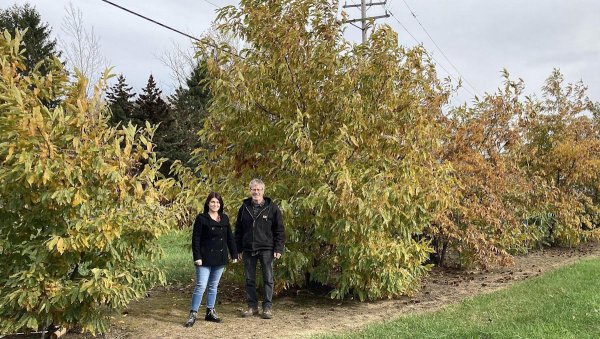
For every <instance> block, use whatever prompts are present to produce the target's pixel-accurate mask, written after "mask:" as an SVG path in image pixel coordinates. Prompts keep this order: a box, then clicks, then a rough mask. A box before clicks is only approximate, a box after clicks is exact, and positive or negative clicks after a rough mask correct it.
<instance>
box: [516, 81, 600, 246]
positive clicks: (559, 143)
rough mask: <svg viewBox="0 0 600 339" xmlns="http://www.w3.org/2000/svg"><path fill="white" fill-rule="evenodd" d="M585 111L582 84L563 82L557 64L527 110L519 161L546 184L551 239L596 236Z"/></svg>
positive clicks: (593, 151) (593, 131)
mask: <svg viewBox="0 0 600 339" xmlns="http://www.w3.org/2000/svg"><path fill="white" fill-rule="evenodd" d="M590 111H591V112H593V111H594V105H593V103H592V102H591V100H590V99H589V98H588V97H587V95H586V87H585V86H584V84H583V83H581V82H579V83H577V84H565V83H564V77H563V75H562V74H561V73H560V71H559V70H557V69H555V70H554V71H553V72H552V74H551V75H550V76H549V77H548V79H547V80H546V82H545V84H544V87H543V88H542V99H541V100H539V101H537V102H536V103H535V104H532V105H531V107H530V109H529V114H528V116H527V123H528V128H527V133H526V134H525V140H526V143H525V145H524V149H523V156H522V159H521V161H522V166H523V167H524V168H525V169H526V170H527V175H528V176H529V177H530V178H540V179H542V180H543V181H544V182H545V183H546V184H547V185H548V186H550V187H551V189H552V191H551V193H552V200H551V201H550V203H548V204H547V206H546V209H547V212H548V214H549V215H550V220H549V223H548V224H549V226H548V227H549V230H550V234H549V241H550V242H552V243H558V244H567V245H574V244H577V243H579V242H580V241H581V240H585V239H587V238H589V236H590V235H595V236H598V235H600V232H599V230H598V229H596V227H597V226H598V225H600V206H598V204H597V203H596V202H595V201H597V200H595V199H597V192H598V187H600V183H599V182H598V179H599V176H598V173H599V172H600V140H599V138H598V135H599V130H598V124H597V123H594V120H593V117H590V115H589V114H587V113H589V112H590ZM590 232H591V233H592V234H590Z"/></svg>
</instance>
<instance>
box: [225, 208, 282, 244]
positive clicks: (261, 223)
mask: <svg viewBox="0 0 600 339" xmlns="http://www.w3.org/2000/svg"><path fill="white" fill-rule="evenodd" d="M264 199H265V204H264V206H263V208H262V209H261V212H260V213H259V214H258V217H257V218H256V219H254V217H253V216H252V198H247V199H245V200H244V202H243V203H242V206H241V207H240V210H239V211H238V216H237V220H236V223H235V243H236V245H237V248H238V249H239V250H240V251H258V250H272V251H274V252H278V253H283V244H284V239H285V232H284V229H283V216H282V215H281V210H280V209H279V206H277V204H275V203H274V202H272V201H271V199H269V198H264Z"/></svg>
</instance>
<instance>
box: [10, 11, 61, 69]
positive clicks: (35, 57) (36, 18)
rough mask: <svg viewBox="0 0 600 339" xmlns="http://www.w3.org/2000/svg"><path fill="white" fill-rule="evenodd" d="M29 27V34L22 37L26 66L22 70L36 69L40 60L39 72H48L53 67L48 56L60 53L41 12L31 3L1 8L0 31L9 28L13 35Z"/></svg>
mask: <svg viewBox="0 0 600 339" xmlns="http://www.w3.org/2000/svg"><path fill="white" fill-rule="evenodd" d="M25 29H27V34H25V35H24V36H23V38H22V41H21V43H22V47H21V48H22V50H23V52H22V53H23V63H24V64H25V68H23V69H22V70H20V72H23V73H24V74H27V72H29V71H31V70H33V69H34V67H35V66H36V65H37V63H38V62H42V65H41V66H40V67H39V72H40V73H41V74H43V75H45V74H47V73H48V72H49V71H50V68H51V67H52V66H51V65H50V62H49V61H48V59H47V58H49V57H51V56H53V55H59V56H60V53H59V52H58V51H57V49H56V40H52V39H51V38H50V34H51V32H52V29H51V28H50V27H49V26H48V24H47V23H43V22H42V19H41V17H40V14H39V13H38V11H37V10H36V9H35V7H32V6H31V5H30V4H27V3H26V4H24V5H22V6H20V5H17V4H14V5H13V6H12V7H9V8H7V9H3V10H0V33H2V32H3V31H4V30H8V32H9V33H10V34H11V35H13V36H14V35H15V34H16V32H17V31H23V30H25Z"/></svg>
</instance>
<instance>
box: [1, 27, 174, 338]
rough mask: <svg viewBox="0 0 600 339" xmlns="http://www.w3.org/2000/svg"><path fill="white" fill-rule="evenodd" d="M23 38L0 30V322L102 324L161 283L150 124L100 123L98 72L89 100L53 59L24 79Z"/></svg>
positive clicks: (100, 328)
mask: <svg viewBox="0 0 600 339" xmlns="http://www.w3.org/2000/svg"><path fill="white" fill-rule="evenodd" d="M20 39H21V35H20V34H18V33H17V35H16V37H15V38H14V39H12V38H11V37H10V35H8V34H5V35H4V36H3V37H2V38H0V49H1V54H0V67H1V74H0V93H1V97H0V162H1V163H2V167H0V255H1V256H2V261H1V262H0V286H1V287H0V305H1V306H0V330H1V331H2V332H13V331H21V330H25V331H29V330H38V329H39V328H40V327H45V326H48V325H49V324H51V323H53V324H55V325H59V326H60V325H63V326H73V325H76V324H78V325H81V327H82V328H83V329H84V330H87V331H90V332H92V333H94V332H105V331H106V330H107V320H108V319H107V317H106V316H107V315H109V314H110V312H111V311H114V310H118V309H122V308H124V307H125V306H126V305H127V303H128V302H130V301H131V300H134V299H136V298H139V297H141V296H143V295H144V293H145V291H146V289H147V288H149V287H151V286H153V285H154V284H156V283H158V282H164V275H163V274H162V272H161V271H160V269H159V268H158V267H156V266H155V265H153V261H154V260H156V259H157V258H158V257H159V255H160V253H161V250H160V247H159V246H158V243H157V239H158V237H159V236H160V235H161V234H162V233H164V231H165V229H166V227H167V225H166V224H165V219H164V212H163V208H162V207H161V206H160V201H159V200H160V199H161V193H160V190H159V188H160V181H156V178H157V170H158V167H159V166H160V162H157V161H156V160H155V154H154V153H153V152H152V143H151V136H152V134H153V128H151V127H150V125H148V124H146V128H145V129H144V130H139V131H138V130H136V129H135V127H133V126H132V125H128V126H127V127H125V126H123V127H120V128H119V129H117V128H111V127H109V126H108V119H109V117H108V114H107V112H106V108H105V106H104V104H103V101H102V100H101V92H100V89H101V87H100V86H102V85H105V82H106V79H107V78H108V75H107V74H104V80H103V83H101V84H100V85H99V86H96V88H95V91H94V95H93V96H92V97H91V98H87V97H86V94H85V88H86V81H85V79H81V78H80V79H79V81H77V82H75V83H71V82H69V80H68V74H67V72H66V71H65V70H64V69H63V66H62V64H61V63H60V61H59V60H58V59H57V58H54V59H51V60H48V61H47V65H49V68H48V69H47V72H48V73H47V74H45V75H44V74H41V73H40V69H39V68H34V69H33V70H30V71H29V72H30V76H27V77H23V76H22V75H21V74H22V73H23V71H25V70H26V66H25V64H24V63H23V60H22V57H21V54H20V50H19V45H20V43H21V40H20ZM56 98H61V100H60V104H59V105H58V106H57V107H55V108H52V109H51V108H48V107H47V106H45V105H43V102H45V101H49V100H55V99H56ZM142 160H143V161H144V162H146V165H144V166H142V165H141V162H142Z"/></svg>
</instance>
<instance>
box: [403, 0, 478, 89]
mask: <svg viewBox="0 0 600 339" xmlns="http://www.w3.org/2000/svg"><path fill="white" fill-rule="evenodd" d="M402 2H404V5H405V6H406V8H408V11H409V12H410V14H411V15H412V17H413V18H414V19H415V20H416V21H417V23H418V24H419V26H421V28H422V29H423V31H424V32H425V34H427V36H428V37H429V40H431V42H433V44H434V45H435V47H436V48H437V49H438V51H440V53H442V56H443V57H444V59H446V61H448V63H449V64H450V66H452V68H454V70H455V71H456V73H458V75H459V76H460V77H461V78H462V79H464V80H465V82H466V83H467V85H469V87H471V89H472V90H474V91H475V92H476V93H479V91H478V90H477V89H476V88H475V87H474V86H473V85H471V83H470V82H469V80H467V78H465V77H464V76H463V75H462V74H461V73H460V71H459V70H458V68H456V66H454V64H453V63H452V61H450V59H449V58H448V56H446V53H444V51H443V50H442V48H441V47H440V46H439V45H438V44H437V43H436V42H435V40H433V37H431V35H430V34H429V32H428V31H427V29H426V28H425V26H423V24H422V23H421V21H420V20H419V18H417V15H416V14H415V13H414V12H413V10H412V9H411V8H410V6H409V5H408V3H407V2H406V0H402Z"/></svg>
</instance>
